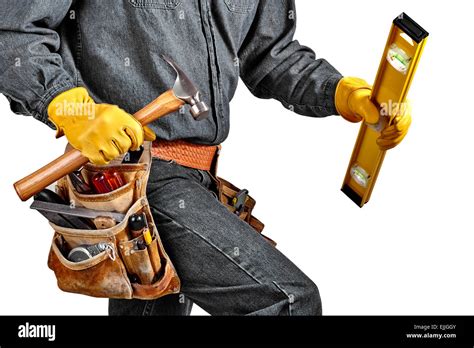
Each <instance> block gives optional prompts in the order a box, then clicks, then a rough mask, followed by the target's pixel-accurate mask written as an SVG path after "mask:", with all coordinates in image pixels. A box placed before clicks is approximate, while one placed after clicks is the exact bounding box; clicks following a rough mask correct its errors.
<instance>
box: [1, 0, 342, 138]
mask: <svg viewBox="0 0 474 348" xmlns="http://www.w3.org/2000/svg"><path fill="white" fill-rule="evenodd" d="M295 19H296V13H295V4H294V1H292V0H291V1H290V0H260V1H258V0H77V1H73V0H15V1H11V0H0V92H1V93H3V94H5V95H6V96H7V97H8V99H9V100H10V102H11V107H12V110H13V111H14V112H16V113H21V114H26V115H32V116H34V117H35V118H37V119H39V120H41V121H42V122H44V123H47V124H49V122H48V120H47V112H46V110H47V106H48V104H49V102H50V101H51V100H52V98H54V96H56V95H57V94H59V93H60V92H62V91H65V90H67V89H70V88H72V87H76V86H85V87H86V88H87V89H88V90H89V92H90V94H91V96H92V97H93V98H94V99H95V100H96V101H97V102H105V103H111V104H117V105H119V106H120V107H122V108H123V109H125V110H126V111H128V112H130V113H133V112H135V111H137V110H139V109H140V108H141V107H143V106H145V105H146V104H147V103H149V102H150V101H152V100H153V99H155V98H156V97H157V96H158V95H159V94H161V93H162V92H164V91H165V90H167V89H169V88H170V87H171V86H172V84H173V81H174V77H175V76H174V73H173V71H172V69H171V68H170V67H169V66H168V65H167V64H166V63H165V62H164V61H163V60H162V59H161V58H160V55H161V54H166V55H168V56H170V57H171V58H173V59H174V60H175V61H176V62H177V63H178V64H179V65H180V66H181V67H182V68H183V70H185V71H186V72H187V73H188V75H189V76H190V78H191V79H192V80H193V81H194V82H195V83H196V84H197V86H198V88H199V89H200V90H201V91H202V96H203V99H204V100H206V101H207V102H208V103H209V104H210V106H211V114H210V117H209V119H208V120H205V121H202V122H196V121H194V120H193V119H192V117H191V116H190V115H188V113H185V114H179V113H176V114H175V115H171V116H169V117H166V118H163V119H161V120H159V121H157V122H155V123H154V124H153V125H152V128H153V129H154V130H155V131H156V133H157V135H158V136H159V137H161V138H164V139H167V140H173V139H188V140H190V141H194V142H198V143H204V144H218V143H221V142H222V141H224V139H225V138H226V137H227V135H228V132H229V102H230V100H231V99H232V97H233V95H234V93H235V90H236V87H237V83H238V80H239V76H240V77H241V78H242V80H243V81H244V83H245V84H246V85H247V87H248V88H249V89H250V91H251V92H252V93H253V94H254V95H256V96H257V97H260V98H275V99H277V100H279V101H281V102H282V103H283V104H284V105H285V106H286V107H288V108H290V109H292V110H294V111H295V112H297V113H299V114H303V115H308V116H318V117H322V116H328V115H331V114H336V110H335V106H334V93H335V89H336V86H337V83H338V81H339V80H340V79H341V75H340V74H339V73H338V72H337V70H336V69H334V68H333V67H332V66H331V65H330V64H329V63H328V62H327V61H325V60H324V59H315V54H314V52H313V51H312V50H311V49H309V48H307V47H304V46H302V45H300V44H299V43H298V42H297V41H295V40H293V34H294V32H295V28H296V21H295ZM49 125H50V126H51V124H49Z"/></svg>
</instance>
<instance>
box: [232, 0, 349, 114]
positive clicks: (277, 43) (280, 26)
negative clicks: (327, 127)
mask: <svg viewBox="0 0 474 348" xmlns="http://www.w3.org/2000/svg"><path fill="white" fill-rule="evenodd" d="M295 29H296V12H295V3H294V0H272V1H267V0H260V3H259V8H258V10H257V14H256V16H255V21H254V23H253V25H252V27H251V29H250V31H249V33H248V34H247V36H246V39H245V41H244V43H243V45H242V47H241V49H240V51H239V60H240V75H241V78H242V80H243V81H244V83H245V84H246V85H247V87H248V88H249V89H250V91H251V92H252V93H253V94H254V95H256V96H257V97H259V98H265V99H266V98H274V99H277V100H279V101H280V102H281V103H282V104H283V105H284V106H285V107H287V108H289V109H291V110H294V111H295V112H296V113H298V114H302V115H306V116H317V117H323V116H329V115H335V114H337V111H336V107H335V104H334V103H335V102H334V96H335V91H336V87H337V84H338V82H339V80H340V79H341V78H342V76H341V74H340V73H339V72H338V71H337V70H336V69H335V68H334V67H333V66H331V65H330V64H329V63H328V62H327V61H326V60H324V59H315V58H316V56H315V53H314V52H313V51H312V50H311V49H309V48H308V47H305V46H302V45H300V44H299V43H298V41H296V40H293V35H294V33H295Z"/></svg>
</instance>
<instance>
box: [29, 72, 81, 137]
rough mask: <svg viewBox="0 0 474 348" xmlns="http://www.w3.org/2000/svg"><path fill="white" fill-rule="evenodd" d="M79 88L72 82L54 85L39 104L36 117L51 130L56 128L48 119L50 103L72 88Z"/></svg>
mask: <svg viewBox="0 0 474 348" xmlns="http://www.w3.org/2000/svg"><path fill="white" fill-rule="evenodd" d="M74 87H77V86H76V84H75V83H73V82H71V81H66V82H63V83H59V84H56V85H54V86H53V87H52V88H50V89H49V90H47V91H46V93H45V94H44V95H43V97H42V98H41V100H40V102H39V106H38V110H37V111H36V112H35V113H34V115H33V116H34V117H35V118H36V119H38V120H40V121H41V122H43V123H45V124H46V125H48V126H49V127H51V128H53V129H54V128H55V127H54V125H53V124H52V123H51V121H49V119H48V117H49V116H48V106H49V103H50V102H51V101H52V100H53V99H54V98H55V97H56V96H57V95H59V94H61V93H62V92H65V91H68V90H70V89H71V88H74Z"/></svg>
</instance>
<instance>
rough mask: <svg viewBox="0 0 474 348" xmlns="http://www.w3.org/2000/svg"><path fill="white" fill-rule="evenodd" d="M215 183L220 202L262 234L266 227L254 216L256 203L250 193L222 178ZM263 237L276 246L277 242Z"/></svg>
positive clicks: (216, 179) (217, 178) (218, 178)
mask: <svg viewBox="0 0 474 348" xmlns="http://www.w3.org/2000/svg"><path fill="white" fill-rule="evenodd" d="M215 181H216V186H217V195H218V198H219V201H220V202H221V203H222V204H224V205H225V206H226V207H227V209H229V211H231V212H232V213H234V214H236V215H237V216H238V217H239V218H240V219H241V220H243V221H245V222H247V223H248V224H249V225H250V226H251V227H252V228H253V229H254V230H255V231H257V232H258V233H262V231H263V228H264V227H265V225H264V224H263V223H262V222H261V221H260V220H259V219H257V218H256V217H255V216H253V215H252V211H253V209H254V208H255V204H256V201H255V199H253V198H252V197H251V196H250V195H249V194H248V191H247V190H241V189H239V188H238V187H237V186H235V185H233V184H231V183H230V182H229V181H227V180H225V179H222V178H220V177H216V178H215ZM262 236H263V237H264V238H265V239H266V240H267V241H268V242H269V243H271V244H272V245H273V246H276V242H275V241H273V240H272V239H270V238H268V237H267V236H265V235H263V234H262Z"/></svg>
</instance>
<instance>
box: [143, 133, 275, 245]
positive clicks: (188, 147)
mask: <svg viewBox="0 0 474 348" xmlns="http://www.w3.org/2000/svg"><path fill="white" fill-rule="evenodd" d="M220 149H221V146H220V145H218V146H209V145H199V144H192V143H189V142H187V141H184V140H176V141H165V140H162V139H158V140H155V141H154V142H153V147H152V150H151V153H152V156H153V157H156V158H159V159H161V160H166V161H174V162H176V163H178V164H180V165H182V166H184V167H189V168H194V169H199V170H205V171H208V172H209V173H210V175H211V177H212V179H213V180H214V183H215V189H214V192H215V193H216V194H217V197H218V198H219V201H220V202H221V203H222V204H224V205H225V206H226V207H227V209H229V211H231V212H232V213H234V214H236V215H237V216H238V217H239V218H240V219H242V220H243V221H245V222H247V223H248V224H249V225H250V226H251V227H252V228H253V229H255V230H256V231H257V232H258V233H261V232H262V230H263V228H264V227H265V225H264V224H263V223H262V222H261V221H260V220H258V219H257V218H256V217H255V216H253V215H252V211H253V208H254V207H255V204H256V201H255V199H253V198H252V197H251V196H250V195H249V192H248V190H245V189H243V190H241V189H239V188H237V187H236V186H235V185H233V184H231V183H230V182H229V181H227V180H224V179H222V178H220V177H218V176H217V175H216V172H217V162H218V157H219V153H220ZM262 236H263V237H264V238H265V239H266V240H267V241H268V242H270V243H271V244H272V245H273V246H275V245H276V243H275V242H274V241H273V240H271V239H270V238H268V237H266V236H264V235H262Z"/></svg>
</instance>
